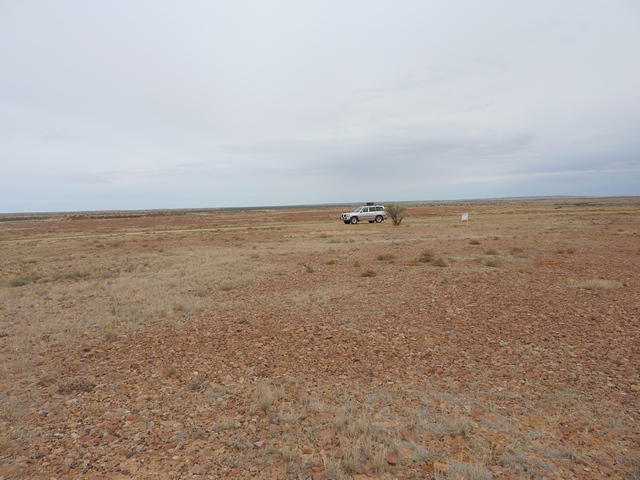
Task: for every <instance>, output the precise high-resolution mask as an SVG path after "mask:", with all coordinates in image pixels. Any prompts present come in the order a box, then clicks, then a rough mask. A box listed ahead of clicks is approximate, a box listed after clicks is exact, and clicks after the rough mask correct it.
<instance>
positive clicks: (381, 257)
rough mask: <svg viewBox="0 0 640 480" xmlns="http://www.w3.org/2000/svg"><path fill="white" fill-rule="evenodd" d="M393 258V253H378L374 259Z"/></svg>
mask: <svg viewBox="0 0 640 480" xmlns="http://www.w3.org/2000/svg"><path fill="white" fill-rule="evenodd" d="M394 258H396V256H395V255H392V254H390V253H385V254H381V255H378V256H377V257H376V260H379V261H381V262H383V261H385V260H393V259H394Z"/></svg>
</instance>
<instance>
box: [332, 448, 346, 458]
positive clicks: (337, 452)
mask: <svg viewBox="0 0 640 480" xmlns="http://www.w3.org/2000/svg"><path fill="white" fill-rule="evenodd" d="M342 457H344V452H343V451H342V449H341V448H337V449H336V450H334V452H333V458H342Z"/></svg>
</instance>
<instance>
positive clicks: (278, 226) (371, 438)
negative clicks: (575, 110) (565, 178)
mask: <svg viewBox="0 0 640 480" xmlns="http://www.w3.org/2000/svg"><path fill="white" fill-rule="evenodd" d="M338 211H339V209H316V210H309V211H305V212H302V213H303V214H301V212H300V211H299V210H292V211H286V210H260V211H258V210H256V211H234V212H205V213H200V214H198V215H189V214H181V215H178V214H176V215H172V214H166V215H153V216H145V215H137V216H131V217H127V216H124V215H123V216H114V217H109V215H102V216H101V215H94V216H93V217H94V218H89V217H88V216H87V217H83V216H81V215H76V216H74V217H73V218H71V217H65V216H63V215H47V216H46V217H41V216H38V217H29V216H27V217H25V218H22V217H15V218H13V219H12V218H9V217H6V218H4V219H3V218H0V220H2V222H1V223H0V268H1V278H2V281H0V478H54V477H55V478H110V477H111V478H114V477H120V478H213V479H217V478H265V479H280V478H282V479H289V478H290V479H299V478H303V479H307V478H312V479H314V480H317V479H324V480H329V479H349V480H365V479H379V480H382V479H384V480H391V479H394V478H403V479H404V478H408V479H411V478H414V479H422V478H427V479H434V478H437V479H439V480H442V479H448V478H452V479H466V480H474V479H480V480H484V479H520V478H531V479H534V478H540V479H542V478H548V479H552V478H573V479H580V480H588V479H601V478H630V479H633V478H637V476H638V472H639V471H640V470H639V469H640V463H639V460H638V459H640V455H639V451H640V447H639V445H640V443H639V442H640V435H639V433H638V428H637V425H638V424H640V416H639V415H640V414H639V412H640V351H639V349H638V345H639V344H640V325H639V324H638V315H639V314H640V310H639V308H640V307H639V305H638V298H639V297H640V280H639V278H638V274H637V272H638V271H640V255H639V254H638V240H639V239H640V203H639V202H638V199H637V198H631V199H589V202H588V203H583V202H576V201H575V200H557V199H553V200H544V201H529V202H524V201H522V202H506V201H505V202H491V203H483V202H475V203H465V204H464V205H457V204H454V203H451V204H446V203H445V204H439V205H435V204H432V205H429V204H427V205H422V206H414V207H410V209H409V213H410V215H409V216H408V217H407V218H406V219H405V220H404V221H403V223H402V227H401V228H394V226H393V225H392V224H391V222H388V223H387V222H383V223H382V224H364V225H359V226H358V228H353V227H352V226H346V225H344V224H343V223H342V222H340V221H336V218H337V213H338ZM461 211H471V212H473V215H472V216H471V218H472V221H470V222H469V224H468V225H466V224H465V225H460V220H459V213H460V212H461ZM496 234H499V236H497V235H496ZM470 238H471V239H472V240H469V239H470ZM476 238H478V239H481V240H482V241H481V242H480V241H479V240H474V239H476ZM480 244H482V246H481V247H477V245H480ZM560 250H562V251H560ZM388 252H393V254H391V253H388ZM438 266H442V267H444V266H446V267H447V268H434V267H438ZM487 267H499V268H487Z"/></svg>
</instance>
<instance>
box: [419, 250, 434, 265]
mask: <svg viewBox="0 0 640 480" xmlns="http://www.w3.org/2000/svg"><path fill="white" fill-rule="evenodd" d="M434 259H435V253H433V252H432V251H431V250H423V252H422V253H421V254H420V256H419V257H418V261H419V262H422V263H431V262H432V261H433V260H434Z"/></svg>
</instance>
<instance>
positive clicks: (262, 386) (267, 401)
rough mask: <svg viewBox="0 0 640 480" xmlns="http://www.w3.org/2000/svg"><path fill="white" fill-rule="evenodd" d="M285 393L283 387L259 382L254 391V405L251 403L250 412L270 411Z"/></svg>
mask: <svg viewBox="0 0 640 480" xmlns="http://www.w3.org/2000/svg"><path fill="white" fill-rule="evenodd" d="M284 395H285V393H284V389H283V388H282V387H273V386H270V385H268V384H267V383H264V382H262V383H259V384H258V386H257V387H256V389H255V390H254V392H253V405H251V409H250V412H251V413H252V414H255V413H258V412H264V413H269V410H271V407H272V406H273V404H274V403H275V402H277V401H278V400H280V399H282V398H283V397H284Z"/></svg>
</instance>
